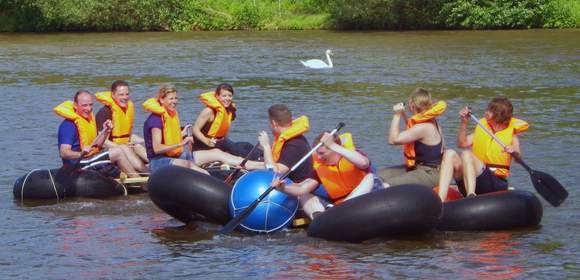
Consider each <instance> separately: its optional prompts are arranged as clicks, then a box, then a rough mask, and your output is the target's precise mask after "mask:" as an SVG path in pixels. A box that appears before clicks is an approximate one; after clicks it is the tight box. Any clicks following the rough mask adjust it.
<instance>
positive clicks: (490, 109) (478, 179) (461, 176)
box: [439, 97, 528, 201]
mask: <svg viewBox="0 0 580 280" xmlns="http://www.w3.org/2000/svg"><path fill="white" fill-rule="evenodd" d="M470 114H471V110H470V109H469V108H468V107H464V108H463V109H461V111H460V112H459V115H460V116H461V125H460V127H459V131H458V134H457V145H458V146H459V147H461V148H468V147H471V150H466V151H463V152H462V153H461V157H460V156H459V155H457V153H456V152H455V151H453V150H451V149H449V150H446V151H445V153H444V155H443V162H442V163H441V176H440V178H439V197H440V198H441V200H442V201H443V200H444V198H446V197H447V191H448V189H449V184H450V182H451V178H453V177H454V178H455V181H457V185H458V186H459V191H461V193H462V194H463V195H464V196H465V195H466V196H475V195H476V194H484V193H489V192H494V191H501V190H507V188H508V182H507V177H508V176H509V169H510V164H511V154H512V153H519V154H521V149H520V140H519V137H518V134H519V133H521V132H524V131H526V130H527V129H528V123H526V122H525V121H522V120H519V119H516V118H513V117H512V115H513V106H512V103H511V102H510V101H509V100H508V99H507V98H505V97H496V98H494V99H492V100H491V102H490V103H489V104H488V106H487V110H486V111H485V117H484V118H483V119H481V121H480V122H481V123H482V124H483V125H484V126H486V127H487V129H488V130H490V131H491V132H492V133H494V134H495V136H496V137H497V138H499V139H500V140H501V141H502V142H503V143H504V144H505V145H506V147H505V149H503V148H502V147H501V146H500V145H499V144H498V143H497V142H495V141H494V139H493V138H492V137H491V136H490V135H488V134H487V133H486V132H485V131H484V130H483V129H482V128H481V127H479V126H477V127H476V128H475V132H474V133H472V134H470V135H467V133H466V131H467V123H468V122H469V118H470Z"/></svg>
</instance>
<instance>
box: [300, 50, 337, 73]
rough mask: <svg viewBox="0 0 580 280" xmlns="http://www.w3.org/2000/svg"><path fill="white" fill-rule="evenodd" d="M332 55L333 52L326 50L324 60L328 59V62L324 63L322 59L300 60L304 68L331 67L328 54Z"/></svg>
mask: <svg viewBox="0 0 580 280" xmlns="http://www.w3.org/2000/svg"><path fill="white" fill-rule="evenodd" d="M332 55H334V53H332V51H331V50H326V60H327V61H328V64H326V63H325V62H324V61H322V60H320V59H310V60H307V61H302V60H300V62H301V63H302V65H304V66H305V67H306V68H312V69H324V68H332V60H330V56H332Z"/></svg>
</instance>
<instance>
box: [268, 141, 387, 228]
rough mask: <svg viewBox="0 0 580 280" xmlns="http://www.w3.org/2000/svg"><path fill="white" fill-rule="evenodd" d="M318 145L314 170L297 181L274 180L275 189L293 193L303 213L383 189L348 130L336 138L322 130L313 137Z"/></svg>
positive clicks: (309, 213)
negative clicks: (283, 181)
mask: <svg viewBox="0 0 580 280" xmlns="http://www.w3.org/2000/svg"><path fill="white" fill-rule="evenodd" d="M320 142H322V143H323V144H324V145H322V146H321V147H320V148H318V150H317V151H316V153H315V154H314V155H313V160H314V165H313V168H314V171H315V172H312V173H311V174H310V175H309V177H308V178H306V179H305V180H303V181H302V182H300V183H294V184H291V185H287V186H286V185H284V184H281V183H280V182H279V181H275V182H274V185H275V186H276V189H277V190H279V191H282V192H284V193H286V194H288V195H292V196H296V197H298V198H299V200H300V204H301V206H302V208H303V209H304V212H305V213H306V215H308V216H309V217H310V219H314V218H316V216H318V214H319V213H322V212H324V211H325V210H326V208H328V207H331V206H332V205H333V204H337V203H341V202H343V201H345V200H348V199H351V198H354V197H357V196H360V195H363V194H366V193H369V192H371V191H375V190H380V189H383V188H384V185H383V182H382V180H381V179H380V178H379V177H378V176H376V175H375V174H373V173H372V171H371V162H370V160H369V158H368V157H367V156H366V155H364V154H363V153H362V152H360V151H359V150H357V149H356V147H355V146H354V143H353V141H352V135H351V134H350V133H344V134H342V135H341V136H340V137H339V136H337V135H330V134H329V133H328V132H324V133H322V134H320V135H318V137H317V138H316V139H315V140H314V144H318V143H320Z"/></svg>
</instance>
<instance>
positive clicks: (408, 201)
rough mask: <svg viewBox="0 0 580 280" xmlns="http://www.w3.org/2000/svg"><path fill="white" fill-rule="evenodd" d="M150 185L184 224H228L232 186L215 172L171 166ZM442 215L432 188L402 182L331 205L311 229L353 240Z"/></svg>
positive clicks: (416, 229) (410, 230) (416, 230)
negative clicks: (207, 172)
mask: <svg viewBox="0 0 580 280" xmlns="http://www.w3.org/2000/svg"><path fill="white" fill-rule="evenodd" d="M249 174H252V173H249ZM148 187H149V196H150V197H151V200H152V201H153V202H154V203H155V205H157V207H159V208H160V209H161V210H163V211H164V212H166V213H167V214H169V215H171V216H172V217H174V218H176V219H177V220H179V221H181V222H183V223H189V222H192V221H195V220H200V219H203V220H206V221H209V222H212V223H215V224H220V225H224V224H226V223H227V222H228V221H229V220H230V219H231V217H230V215H229V211H230V209H229V207H228V202H229V199H230V196H231V192H232V187H231V186H229V185H227V184H225V183H223V181H221V180H219V179H216V178H214V177H211V176H207V175H204V174H201V173H199V172H195V171H192V170H190V169H186V168H183V167H178V166H168V167H164V168H162V169H160V170H158V171H157V172H155V173H154V174H152V175H151V177H150V179H149V185H148ZM264 190H265V189H264ZM264 190H262V191H264ZM262 202H264V201H262ZM258 209H259V207H258ZM440 215H441V202H440V201H439V198H438V197H437V195H436V194H435V193H434V192H433V191H431V190H429V189H428V188H425V187H423V186H419V185H405V186H397V187H392V188H389V189H386V190H382V191H379V192H373V193H371V194H367V195H363V196H360V197H357V198H355V199H352V200H349V201H346V202H345V203H342V204H340V205H338V206H335V207H332V208H330V209H329V210H328V211H326V212H325V213H323V214H322V215H320V216H319V217H317V218H316V219H315V220H314V221H313V222H312V223H311V224H310V226H309V228H308V234H309V235H310V236H313V237H318V238H324V239H328V240H343V241H349V242H361V241H364V240H368V239H372V238H381V237H393V236H397V235H403V234H404V235H409V234H421V233H425V232H428V231H430V230H432V229H433V228H434V227H435V225H436V224H437V221H438V219H439V218H440Z"/></svg>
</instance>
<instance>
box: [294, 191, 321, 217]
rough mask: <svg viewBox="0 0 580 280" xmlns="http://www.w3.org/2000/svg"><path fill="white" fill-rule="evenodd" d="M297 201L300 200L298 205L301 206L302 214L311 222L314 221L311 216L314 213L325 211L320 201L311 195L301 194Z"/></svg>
mask: <svg viewBox="0 0 580 280" xmlns="http://www.w3.org/2000/svg"><path fill="white" fill-rule="evenodd" d="M298 200H300V205H301V206H302V209H303V210H304V213H305V214H306V215H307V216H308V217H309V218H310V219H311V220H312V219H314V217H313V216H312V215H313V214H314V213H316V212H320V213H322V212H324V210H325V208H324V205H322V202H320V199H319V198H318V197H317V196H315V195H313V194H310V193H307V194H303V195H301V196H299V197H298Z"/></svg>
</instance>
